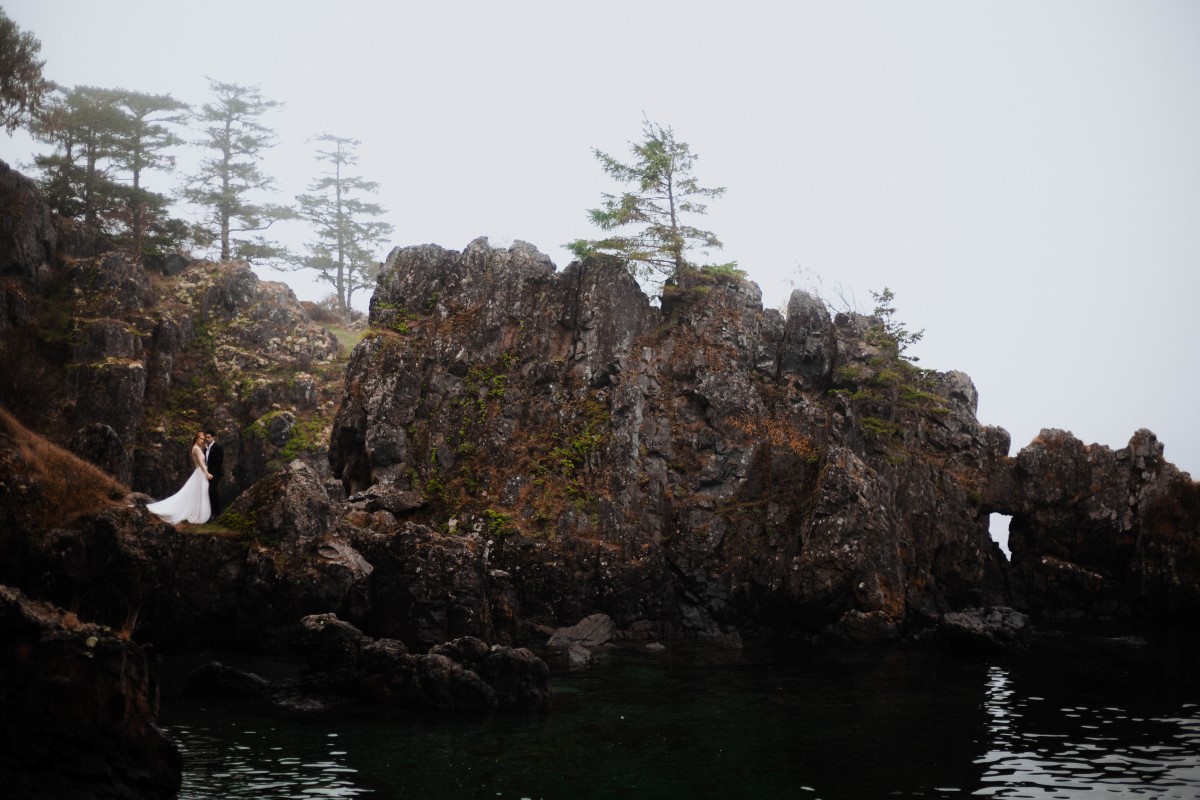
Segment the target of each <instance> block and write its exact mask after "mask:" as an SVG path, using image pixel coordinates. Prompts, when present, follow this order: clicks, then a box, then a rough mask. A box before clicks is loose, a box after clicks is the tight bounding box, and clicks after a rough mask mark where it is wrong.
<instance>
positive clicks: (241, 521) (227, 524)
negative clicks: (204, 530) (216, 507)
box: [212, 508, 258, 538]
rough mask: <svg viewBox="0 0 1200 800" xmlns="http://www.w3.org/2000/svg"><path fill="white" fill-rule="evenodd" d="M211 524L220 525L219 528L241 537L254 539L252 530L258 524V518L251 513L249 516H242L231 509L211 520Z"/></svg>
mask: <svg viewBox="0 0 1200 800" xmlns="http://www.w3.org/2000/svg"><path fill="white" fill-rule="evenodd" d="M212 524H215V525H220V526H221V527H223V528H225V529H227V530H231V531H234V532H235V533H237V534H238V535H240V536H242V537H250V538H256V537H255V534H254V530H255V527H256V525H257V524H258V518H257V516H256V515H255V513H254V512H253V511H251V512H250V514H249V515H245V516H243V515H242V514H238V513H237V512H235V511H233V510H232V509H229V508H227V509H225V510H224V511H222V512H221V515H220V516H218V517H217V518H216V519H215V520H213V522H212Z"/></svg>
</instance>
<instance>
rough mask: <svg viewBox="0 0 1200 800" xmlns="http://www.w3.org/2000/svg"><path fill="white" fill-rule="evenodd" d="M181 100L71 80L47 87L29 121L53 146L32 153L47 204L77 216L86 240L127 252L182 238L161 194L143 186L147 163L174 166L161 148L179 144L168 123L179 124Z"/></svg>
mask: <svg viewBox="0 0 1200 800" xmlns="http://www.w3.org/2000/svg"><path fill="white" fill-rule="evenodd" d="M186 108H187V106H186V105H185V104H183V103H181V102H179V101H177V100H175V99H174V98H172V97H171V96H170V95H151V94H144V93H141V92H130V91H126V90H124V89H101V88H97V87H94V86H75V87H73V88H71V89H67V90H60V91H57V92H55V93H54V94H53V95H52V96H51V98H50V100H49V102H47V103H46V105H45V108H44V110H43V112H42V113H41V114H40V115H39V117H38V118H37V119H36V120H34V121H33V123H32V124H31V125H30V132H31V133H32V134H33V136H34V137H35V138H37V139H39V140H40V141H43V142H46V143H48V144H51V145H53V148H54V149H53V150H52V151H51V152H50V153H49V154H43V155H38V156H35V158H34V164H35V166H36V167H37V168H38V169H39V170H40V171H41V181H40V185H41V189H42V193H43V195H44V196H45V198H46V201H47V202H48V203H49V204H50V207H51V208H53V209H54V210H55V211H57V212H58V213H59V214H62V215H63V216H66V217H73V218H76V219H80V220H81V221H82V222H83V225H84V230H85V231H86V233H87V234H88V235H89V236H90V237H91V238H92V239H93V240H95V239H98V238H104V239H107V240H111V241H112V242H113V243H114V244H116V245H117V246H119V247H122V248H124V249H126V250H127V251H128V252H130V253H133V254H135V255H137V254H141V253H144V252H162V251H165V250H169V249H172V248H174V247H177V246H179V245H180V244H181V243H182V242H183V240H184V239H186V238H187V225H186V223H184V222H183V221H182V220H178V219H172V218H171V217H170V216H169V215H168V213H167V210H168V206H169V201H168V199H167V197H166V196H165V195H162V194H159V193H157V192H152V191H149V190H148V189H147V188H146V187H145V186H144V185H143V175H144V174H145V172H146V171H147V170H152V169H154V170H166V169H169V168H170V167H171V166H173V165H174V157H173V156H171V155H169V154H167V152H166V150H167V149H168V148H171V147H174V146H176V145H178V144H180V143H181V141H182V140H181V139H180V138H179V137H178V136H176V135H175V134H174V133H172V132H171V131H170V130H169V129H168V128H167V127H166V126H167V125H168V124H176V125H178V124H182V122H183V117H182V112H183V111H184V110H186Z"/></svg>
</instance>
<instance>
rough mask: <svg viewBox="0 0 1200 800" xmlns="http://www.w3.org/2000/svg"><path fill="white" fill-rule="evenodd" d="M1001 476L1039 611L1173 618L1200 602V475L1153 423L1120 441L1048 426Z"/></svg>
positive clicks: (1001, 496)
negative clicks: (1196, 477)
mask: <svg viewBox="0 0 1200 800" xmlns="http://www.w3.org/2000/svg"><path fill="white" fill-rule="evenodd" d="M992 482H993V487H992V489H991V490H990V492H989V495H990V498H989V499H991V500H992V501H993V503H994V507H995V509H996V510H997V511H1002V512H1003V513H1006V514H1010V515H1011V516H1012V522H1011V524H1010V527H1009V531H1010V532H1009V547H1010V548H1011V550H1012V554H1013V569H1014V571H1015V572H1016V575H1017V577H1018V578H1019V580H1020V581H1021V582H1022V583H1023V585H1024V591H1025V595H1026V597H1027V599H1028V602H1029V604H1030V608H1031V610H1032V611H1033V612H1034V613H1036V614H1037V615H1038V616H1039V617H1042V618H1051V619H1080V618H1083V619H1101V620H1103V619H1109V620H1113V619H1116V620H1129V619H1137V620H1141V621H1144V622H1150V623H1153V624H1161V625H1169V624H1178V623H1187V621H1188V620H1190V619H1193V618H1194V614H1195V613H1196V611H1197V610H1198V609H1200V484H1197V483H1196V482H1194V481H1192V480H1191V478H1190V476H1188V475H1187V474H1186V473H1182V472H1180V471H1179V470H1178V469H1177V468H1176V467H1175V466H1174V465H1172V464H1171V463H1169V462H1168V461H1166V460H1165V459H1164V458H1163V445H1162V443H1160V442H1159V441H1158V439H1157V437H1156V436H1155V435H1154V434H1153V433H1151V432H1150V431H1148V430H1140V431H1138V432H1136V433H1135V434H1134V435H1133V437H1132V438H1131V439H1130V440H1129V444H1128V446H1127V447H1123V448H1121V449H1118V450H1112V449H1110V448H1108V447H1103V446H1100V445H1085V444H1084V443H1083V442H1081V441H1080V440H1079V439H1077V438H1075V437H1074V436H1072V435H1071V434H1070V433H1067V432H1066V431H1061V430H1051V429H1047V430H1043V431H1042V432H1041V433H1040V434H1039V435H1038V437H1037V438H1036V439H1035V440H1034V441H1033V442H1032V443H1031V444H1030V445H1029V446H1028V447H1026V448H1025V449H1023V450H1022V451H1021V452H1020V453H1019V454H1018V455H1017V456H1016V458H1014V459H1011V460H1008V461H1006V462H1005V465H1004V468H1003V469H999V470H997V471H996V473H994V474H993V476H992Z"/></svg>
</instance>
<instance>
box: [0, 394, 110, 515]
mask: <svg viewBox="0 0 1200 800" xmlns="http://www.w3.org/2000/svg"><path fill="white" fill-rule="evenodd" d="M0 450H7V451H9V453H10V456H11V458H12V464H11V473H12V475H11V479H12V480H14V481H15V482H17V484H18V491H20V492H21V493H22V494H25V495H26V496H28V497H29V498H30V500H31V505H32V506H33V507H32V508H31V509H30V516H31V519H32V521H33V522H35V523H36V524H40V525H41V526H42V527H46V528H53V527H61V526H64V525H68V524H70V523H71V522H73V521H74V520H76V519H78V518H79V517H81V516H84V515H87V514H95V513H98V512H100V511H103V510H104V509H106V508H109V507H111V506H113V505H115V504H116V503H117V502H118V501H120V500H121V499H122V498H124V497H125V496H126V495H127V494H129V489H128V488H127V487H125V486H122V485H121V484H120V483H118V482H117V481H116V480H115V479H113V478H112V477H111V476H109V475H108V474H107V473H105V472H104V471H103V470H101V469H100V468H99V467H97V466H95V465H93V464H90V463H88V462H87V461H84V460H83V459H81V458H79V457H78V456H75V455H74V454H72V453H70V452H69V451H67V450H64V449H63V448H61V447H59V446H58V445H56V444H53V443H51V442H49V441H47V440H46V439H43V438H42V437H41V436H38V435H37V434H36V433H33V432H32V431H30V430H29V429H27V428H26V427H25V426H24V425H22V424H21V423H20V422H18V421H17V419H16V418H15V417H14V416H13V415H12V414H10V413H8V411H7V410H5V409H3V408H0ZM6 471H7V470H6Z"/></svg>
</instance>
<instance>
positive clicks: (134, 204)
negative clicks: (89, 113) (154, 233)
mask: <svg viewBox="0 0 1200 800" xmlns="http://www.w3.org/2000/svg"><path fill="white" fill-rule="evenodd" d="M117 107H118V109H119V110H120V112H121V120H120V121H121V127H120V128H119V129H118V130H117V131H116V132H115V135H114V137H113V143H112V160H113V164H114V166H115V167H116V168H117V169H118V170H119V171H121V172H122V173H125V174H126V175H128V177H129V185H128V186H127V187H125V188H126V191H125V195H126V196H125V209H124V211H125V213H124V216H125V218H126V225H127V228H128V231H129V238H130V247H131V251H132V252H133V253H135V254H140V253H141V252H142V251H143V248H144V245H145V244H146V242H145V239H146V234H147V232H148V230H149V229H150V228H151V227H154V228H157V229H159V230H161V229H162V228H163V227H164V223H165V222H166V219H165V216H166V207H167V200H166V198H165V197H164V196H163V195H160V194H157V193H155V192H151V191H148V190H146V189H145V188H144V187H143V186H142V176H143V173H145V171H146V170H150V169H156V170H168V169H171V168H172V167H174V166H175V157H174V156H172V155H170V154H168V153H167V152H166V151H167V149H168V148H170V147H174V146H176V145H178V144H182V143H183V140H182V139H180V138H179V137H178V136H176V135H175V134H174V133H173V132H172V131H171V130H170V129H169V128H167V125H182V124H183V123H184V121H185V119H186V117H185V113H186V112H187V111H188V106H187V104H186V103H182V102H180V101H179V100H176V99H175V98H173V97H171V95H169V94H145V93H143V92H122V93H121V94H120V95H119V97H118V99H117Z"/></svg>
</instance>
